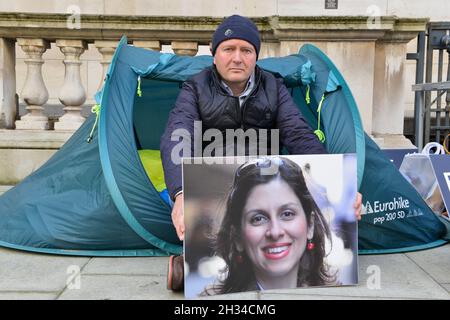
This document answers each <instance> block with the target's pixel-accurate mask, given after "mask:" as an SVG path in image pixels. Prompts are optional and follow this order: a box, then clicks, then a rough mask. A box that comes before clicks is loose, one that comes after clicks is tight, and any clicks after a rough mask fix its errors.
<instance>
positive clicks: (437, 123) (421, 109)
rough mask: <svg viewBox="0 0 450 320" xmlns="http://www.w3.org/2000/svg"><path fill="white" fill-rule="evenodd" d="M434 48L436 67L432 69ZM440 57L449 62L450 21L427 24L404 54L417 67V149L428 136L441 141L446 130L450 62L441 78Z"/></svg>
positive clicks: (449, 113)
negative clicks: (413, 48)
mask: <svg viewBox="0 0 450 320" xmlns="http://www.w3.org/2000/svg"><path fill="white" fill-rule="evenodd" d="M425 42H426V43H425ZM436 51H437V52H438V63H437V70H433V67H434V61H433V60H434V53H435V52H436ZM445 53H447V54H445ZM444 56H447V57H448V61H450V22H433V23H429V24H428V26H427V32H426V33H425V32H421V33H420V34H419V36H418V41H417V53H409V54H408V55H407V59H410V60H416V66H417V68H416V84H415V85H413V87H412V90H413V91H415V101H414V118H415V129H414V130H415V144H416V146H417V147H418V148H419V150H421V149H422V148H423V146H424V145H425V144H426V143H428V142H430V141H431V140H432V138H434V141H436V142H439V143H444V139H445V137H446V136H447V135H448V134H449V133H450V63H448V65H447V72H446V76H445V77H446V80H445V81H444V80H443V77H444V72H445V70H444V69H445V65H444ZM433 74H437V81H436V82H433ZM424 75H425V83H424ZM434 92H435V94H433V93H434ZM444 96H445V100H444V99H443V98H444ZM443 100H444V101H443ZM448 148H449V146H447V149H448Z"/></svg>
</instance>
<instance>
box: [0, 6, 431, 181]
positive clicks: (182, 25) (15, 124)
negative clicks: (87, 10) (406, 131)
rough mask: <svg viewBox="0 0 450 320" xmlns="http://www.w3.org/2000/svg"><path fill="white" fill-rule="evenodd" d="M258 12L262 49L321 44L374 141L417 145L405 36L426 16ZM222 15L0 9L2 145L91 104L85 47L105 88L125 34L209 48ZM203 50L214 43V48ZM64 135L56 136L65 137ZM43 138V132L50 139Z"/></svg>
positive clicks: (66, 127) (148, 41) (69, 128)
mask: <svg viewBox="0 0 450 320" xmlns="http://www.w3.org/2000/svg"><path fill="white" fill-rule="evenodd" d="M252 19H253V20H254V21H255V23H256V24H257V26H258V28H259V30H260V31H261V38H262V46H261V51H260V56H259V57H260V58H265V57H268V56H284V55H288V54H292V53H297V52H298V50H299V48H300V47H301V45H303V44H305V43H313V44H315V45H316V46H318V47H319V48H321V49H322V50H323V51H324V52H325V53H326V54H327V55H328V56H329V57H330V58H331V59H332V60H333V61H334V62H335V64H336V65H337V67H338V68H339V69H340V70H341V72H342V73H343V75H344V78H345V79H346V80H347V82H348V84H349V86H350V88H351V89H352V91H353V94H354V96H355V99H356V102H357V104H358V106H359V108H360V113H361V116H362V121H363V125H364V127H365V130H366V132H367V133H369V134H371V135H372V136H373V137H376V138H378V140H377V142H379V143H380V144H381V145H382V146H383V144H384V145H387V146H388V145H389V139H391V138H393V140H392V141H395V144H396V147H398V146H405V147H408V146H410V145H411V143H410V142H409V140H407V139H405V138H404V137H403V120H404V119H403V117H404V105H405V103H404V101H405V94H406V92H407V90H408V89H407V88H406V87H405V86H404V81H403V80H404V77H405V68H404V64H405V62H406V44H407V43H408V42H409V41H411V40H412V39H414V38H415V37H416V36H417V33H418V32H419V31H423V30H425V27H426V23H427V22H428V19H416V18H415V19H407V18H396V17H392V16H384V17H381V18H380V19H378V20H377V23H376V24H374V23H373V22H372V20H370V19H369V18H367V17H336V16H329V17H281V16H270V17H259V18H258V17H257V18H252ZM221 20H222V19H221V18H211V17H169V16H166V17H154V16H119V15H111V16H106V15H82V16H81V17H80V19H79V25H75V26H74V25H73V24H69V21H68V15H67V14H31V13H0V95H1V94H2V105H1V106H0V149H2V148H3V147H4V148H11V146H10V142H9V141H11V139H9V138H8V135H9V136H10V135H11V134H12V132H14V131H25V132H26V131H29V132H30V133H31V132H32V133H33V135H35V136H36V135H38V136H39V132H42V137H43V138H42V139H43V140H45V139H48V137H49V136H48V134H49V133H50V132H55V133H58V132H60V133H63V134H64V135H63V136H64V137H69V136H70V133H73V132H74V131H75V130H76V129H77V128H79V126H80V125H81V124H82V123H83V121H84V120H85V118H84V117H83V116H82V108H83V107H84V106H86V104H87V102H88V101H89V102H90V103H89V104H88V105H92V104H93V99H92V98H93V97H92V96H91V95H92V94H89V95H88V93H87V90H86V88H85V87H84V86H83V78H82V77H81V75H80V68H81V67H82V64H83V63H85V62H83V61H82V60H83V59H82V58H83V55H84V54H86V52H87V50H88V48H91V49H89V50H92V49H94V50H95V49H96V50H97V51H98V54H100V55H101V57H102V58H101V60H100V61H97V62H96V63H98V64H99V68H98V70H99V72H98V76H97V79H96V80H95V82H96V83H95V87H96V89H97V90H99V89H100V88H101V86H102V84H103V80H104V77H105V74H106V71H107V68H108V66H109V64H110V62H111V59H112V56H113V54H114V50H115V48H116V46H117V43H118V41H119V39H120V38H121V36H122V35H127V38H128V40H129V43H130V44H133V45H135V46H138V47H142V48H146V49H151V50H158V51H160V50H162V49H163V47H167V46H170V47H169V48H170V49H171V50H172V52H174V53H176V54H179V55H190V56H194V55H196V54H198V53H199V51H200V47H203V49H205V48H206V49H207V46H209V45H210V41H211V37H212V34H213V32H214V30H215V28H216V27H217V25H218V24H219V23H220V22H221ZM16 43H17V46H16V45H15V44H16ZM52 44H53V45H56V47H57V48H59V50H60V52H61V53H62V54H63V56H64V59H63V64H61V66H60V68H61V69H62V68H64V72H65V74H64V80H63V81H61V83H58V84H57V85H59V86H60V88H59V94H58V99H59V101H60V103H61V105H60V108H61V114H62V115H61V116H58V117H57V119H50V118H49V117H47V116H46V115H45V108H46V104H47V101H48V99H49V94H48V85H49V84H48V83H46V81H44V78H45V77H43V68H45V66H46V62H47V61H46V59H45V53H46V51H47V50H48V49H49V48H50V47H51V45H52ZM16 48H20V49H16ZM16 50H22V52H23V53H21V54H25V56H26V59H25V60H24V62H25V64H26V79H25V81H24V82H23V87H21V88H16V78H17V77H16V76H17V75H16V74H15V72H16V71H15V68H14V64H15V59H16V58H15V57H16V55H17V52H16ZM203 51H204V52H202V53H208V50H203ZM89 69H90V67H89ZM49 77H50V78H51V75H50V76H49ZM97 81H98V82H97ZM47 82H48V77H47ZM91 82H92V81H91ZM52 85H53V86H54V85H55V84H54V83H53V84H52ZM16 89H17V92H18V95H17V94H16ZM18 98H19V99H18ZM18 100H20V101H21V102H22V103H25V104H26V114H24V115H22V116H20V117H19V115H18V112H17V110H18V108H17V103H18ZM387 117H388V118H389V119H388V121H387ZM2 128H3V130H2ZM5 129H15V130H5ZM44 132H46V133H45V134H44ZM66 133H67V135H66ZM21 136H23V135H21ZM60 137H61V135H59V136H58V138H57V139H56V141H62V140H61V139H60ZM2 141H3V142H2ZM58 143H59V142H58ZM58 143H56V144H52V146H53V147H52V148H58V147H59V146H60V145H59V144H58ZM61 143H62V142H61ZM45 145H46V144H45V143H44V141H43V142H42V146H43V148H46V147H45ZM40 147H41V146H39V145H37V146H35V148H40ZM0 158H1V155H0ZM1 161H2V160H1V159H0V162H1ZM6 161H14V159H12V158H11V159H7V160H6ZM0 180H1V177H0ZM0 182H1V181H0Z"/></svg>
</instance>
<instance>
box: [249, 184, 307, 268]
mask: <svg viewBox="0 0 450 320" xmlns="http://www.w3.org/2000/svg"><path fill="white" fill-rule="evenodd" d="M241 225H242V234H241V236H242V237H241V239H242V246H243V247H244V250H245V252H246V253H247V255H248V257H249V258H250V260H251V261H252V263H253V265H254V269H255V272H256V274H257V276H259V277H284V276H289V275H290V276H293V275H295V276H296V275H297V272H298V266H299V261H300V258H301V257H302V255H303V253H304V251H305V248H306V241H307V230H308V226H307V221H306V216H305V212H304V211H303V207H302V205H301V203H300V200H299V199H298V197H297V196H296V194H295V193H294V191H293V190H292V188H291V187H290V186H289V185H288V184H287V183H286V182H285V181H284V180H282V179H279V178H277V179H274V180H271V181H270V182H268V183H265V184H260V185H257V186H255V187H254V188H253V189H252V190H251V191H250V193H249V196H248V198H247V202H246V204H245V206H244V209H243V215H242V221H241Z"/></svg>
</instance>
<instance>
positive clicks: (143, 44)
mask: <svg viewBox="0 0 450 320" xmlns="http://www.w3.org/2000/svg"><path fill="white" fill-rule="evenodd" d="M133 45H134V46H135V47H139V48H144V49H150V50H154V51H161V42H159V41H133Z"/></svg>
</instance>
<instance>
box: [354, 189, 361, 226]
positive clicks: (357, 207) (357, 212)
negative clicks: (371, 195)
mask: <svg viewBox="0 0 450 320" xmlns="http://www.w3.org/2000/svg"><path fill="white" fill-rule="evenodd" d="M353 208H354V209H355V216H356V218H357V219H358V220H361V209H362V194H361V193H359V192H357V193H356V200H355V204H354V205H353Z"/></svg>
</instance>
